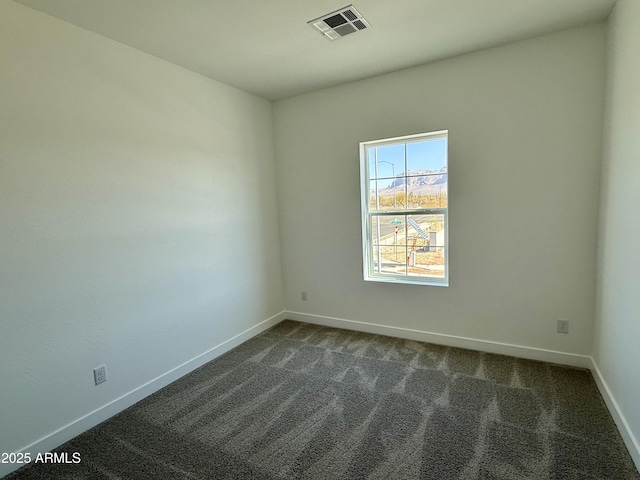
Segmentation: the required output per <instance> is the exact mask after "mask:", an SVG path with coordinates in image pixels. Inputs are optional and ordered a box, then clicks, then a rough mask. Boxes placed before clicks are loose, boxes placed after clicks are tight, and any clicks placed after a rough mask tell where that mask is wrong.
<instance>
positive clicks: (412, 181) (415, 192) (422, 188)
mask: <svg viewBox="0 0 640 480" xmlns="http://www.w3.org/2000/svg"><path fill="white" fill-rule="evenodd" d="M407 183H408V186H407V190H408V199H407V202H408V203H407V205H408V208H444V207H446V206H447V175H446V174H445V173H439V174H434V175H419V176H415V177H407ZM403 195H404V193H403ZM403 198H404V197H403Z"/></svg>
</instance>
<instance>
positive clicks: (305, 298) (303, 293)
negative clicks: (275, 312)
mask: <svg viewBox="0 0 640 480" xmlns="http://www.w3.org/2000/svg"><path fill="white" fill-rule="evenodd" d="M300 298H301V299H302V300H304V301H305V302H306V301H307V291H306V290H302V291H301V292H300Z"/></svg>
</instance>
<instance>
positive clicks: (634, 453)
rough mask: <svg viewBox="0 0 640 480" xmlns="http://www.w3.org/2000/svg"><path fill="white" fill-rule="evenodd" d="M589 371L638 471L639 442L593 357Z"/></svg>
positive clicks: (639, 466) (639, 459)
mask: <svg viewBox="0 0 640 480" xmlns="http://www.w3.org/2000/svg"><path fill="white" fill-rule="evenodd" d="M591 372H592V373H593V378H594V380H595V381H596V385H597V386H598V390H600V395H602V398H603V399H604V403H606V404H607V408H608V409H609V412H610V413H611V416H612V417H613V421H614V422H615V423H616V426H617V427H618V430H619V431H620V435H622V440H623V441H624V444H625V445H626V446H627V450H629V454H630V455H631V458H632V459H633V463H635V464H636V468H637V469H638V471H640V443H639V442H638V439H637V438H636V437H635V435H634V434H633V432H632V431H631V427H629V424H628V423H627V420H626V419H625V418H624V415H623V414H622V411H621V410H620V407H619V406H618V402H616V399H615V398H614V396H613V393H612V392H611V390H610V389H609V386H608V385H607V382H606V381H605V380H604V377H603V376H602V372H601V371H600V369H599V368H598V364H597V363H596V361H595V360H594V359H593V358H592V359H591Z"/></svg>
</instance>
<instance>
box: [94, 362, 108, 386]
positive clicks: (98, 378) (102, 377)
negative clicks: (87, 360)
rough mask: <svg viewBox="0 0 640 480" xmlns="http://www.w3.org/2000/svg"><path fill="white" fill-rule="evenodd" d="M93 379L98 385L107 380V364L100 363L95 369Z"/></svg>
mask: <svg viewBox="0 0 640 480" xmlns="http://www.w3.org/2000/svg"><path fill="white" fill-rule="evenodd" d="M93 381H94V382H95V384H96V385H100V384H101V383H104V382H106V381H107V367H106V366H105V365H100V366H99V367H96V368H94V369H93Z"/></svg>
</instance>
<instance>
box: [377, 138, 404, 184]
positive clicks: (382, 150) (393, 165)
mask: <svg viewBox="0 0 640 480" xmlns="http://www.w3.org/2000/svg"><path fill="white" fill-rule="evenodd" d="M377 150H378V178H393V177H396V176H398V175H400V174H402V173H403V172H404V144H399V145H387V146H384V147H378V148H377Z"/></svg>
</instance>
